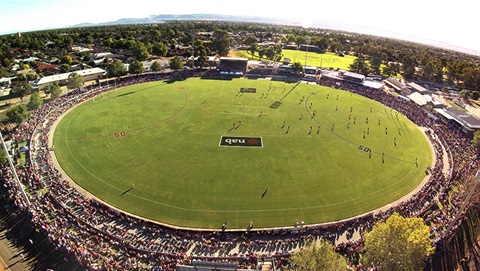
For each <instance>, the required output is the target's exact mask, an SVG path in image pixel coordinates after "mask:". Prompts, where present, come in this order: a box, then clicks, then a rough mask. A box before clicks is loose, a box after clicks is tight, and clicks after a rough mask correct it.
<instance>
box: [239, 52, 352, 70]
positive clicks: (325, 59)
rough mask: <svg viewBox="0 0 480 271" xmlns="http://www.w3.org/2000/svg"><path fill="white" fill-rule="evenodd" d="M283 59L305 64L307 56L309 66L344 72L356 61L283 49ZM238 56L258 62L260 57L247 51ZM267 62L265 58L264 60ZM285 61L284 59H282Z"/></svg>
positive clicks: (327, 54) (350, 58) (329, 54)
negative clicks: (337, 69) (336, 69)
mask: <svg viewBox="0 0 480 271" xmlns="http://www.w3.org/2000/svg"><path fill="white" fill-rule="evenodd" d="M282 53H283V58H290V61H291V63H294V62H300V63H301V64H302V65H304V64H305V56H307V66H317V67H322V68H339V69H342V70H350V68H349V66H350V64H352V63H353V61H354V60H355V58H356V57H355V56H351V55H345V56H344V57H341V56H338V55H337V54H334V53H330V52H327V53H324V54H318V53H315V52H308V53H307V52H305V51H300V50H290V49H283V50H282ZM236 56H238V57H247V58H250V59H256V60H258V59H259V58H258V55H255V56H254V57H252V55H251V54H250V52H248V51H246V50H239V51H237V54H236ZM264 60H265V58H264ZM282 60H283V59H282Z"/></svg>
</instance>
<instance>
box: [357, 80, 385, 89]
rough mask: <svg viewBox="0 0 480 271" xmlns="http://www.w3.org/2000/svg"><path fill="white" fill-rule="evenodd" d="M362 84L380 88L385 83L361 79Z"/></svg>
mask: <svg viewBox="0 0 480 271" xmlns="http://www.w3.org/2000/svg"><path fill="white" fill-rule="evenodd" d="M362 84H363V85H364V86H366V87H369V88H373V89H381V88H382V87H383V86H384V85H385V84H384V83H382V82H379V81H363V83H362Z"/></svg>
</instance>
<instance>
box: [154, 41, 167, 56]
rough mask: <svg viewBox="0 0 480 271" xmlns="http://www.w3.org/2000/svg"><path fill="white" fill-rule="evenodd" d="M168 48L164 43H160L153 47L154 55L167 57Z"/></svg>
mask: <svg viewBox="0 0 480 271" xmlns="http://www.w3.org/2000/svg"><path fill="white" fill-rule="evenodd" d="M167 52H168V47H167V45H165V44H164V43H163V42H161V41H159V42H157V43H155V44H153V46H152V53H153V54H154V55H157V56H166V55H167Z"/></svg>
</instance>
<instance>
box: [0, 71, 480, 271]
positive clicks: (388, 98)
mask: <svg viewBox="0 0 480 271" xmlns="http://www.w3.org/2000/svg"><path fill="white" fill-rule="evenodd" d="M203 75H204V73H203V72H202V71H193V70H189V71H183V72H173V73H158V74H148V75H143V76H136V77H130V78H123V79H116V80H115V82H110V83H109V84H107V86H105V85H106V84H103V87H101V86H98V85H94V86H91V87H87V88H84V89H81V90H76V91H73V92H70V93H68V94H66V95H64V96H61V97H59V98H56V99H54V100H52V101H50V102H48V103H47V104H45V105H43V106H42V107H41V108H39V109H37V110H35V111H34V112H32V114H31V115H30V117H29V118H28V120H26V121H25V122H23V123H22V124H21V125H19V126H18V127H16V128H15V129H10V128H6V127H4V130H3V133H4V134H8V135H9V137H10V138H11V139H12V140H14V141H16V142H19V141H23V140H28V141H30V159H31V161H30V163H27V165H25V166H22V167H20V168H17V169H15V170H16V172H17V174H18V177H19V179H20V181H21V183H22V184H23V185H24V186H26V187H28V190H29V191H31V193H30V198H29V199H30V202H31V204H30V205H29V204H28V202H27V201H26V200H25V198H24V197H23V196H22V194H21V193H20V190H19V189H20V188H19V187H17V184H16V182H15V181H14V179H13V175H12V172H11V168H9V167H4V168H2V169H1V171H0V174H1V176H2V179H3V180H4V186H5V187H7V188H8V190H9V196H10V197H11V198H12V199H14V200H15V203H16V205H17V206H18V207H19V208H21V209H25V210H26V211H28V212H30V213H31V215H32V220H33V222H34V224H35V225H36V226H37V227H38V229H40V230H41V231H43V232H44V233H45V234H46V235H48V238H49V239H50V241H51V242H52V243H53V244H55V245H56V246H57V248H58V249H59V250H64V251H65V252H66V253H71V254H74V255H75V256H76V257H77V258H78V259H79V260H80V261H81V262H82V264H83V265H84V266H85V267H86V268H87V269H89V270H133V269H135V270H151V269H152V268H154V267H155V266H159V267H161V268H162V269H163V270H174V269H175V266H176V265H177V264H189V263H191V261H192V260H194V259H204V260H209V261H228V262H235V263H237V264H238V265H239V268H249V269H255V267H256V263H257V257H262V256H264V255H268V256H272V257H275V258H276V259H277V265H278V267H281V266H284V265H286V264H287V263H288V259H289V256H290V251H292V250H293V249H296V248H299V247H301V246H302V245H303V244H304V243H305V242H307V241H309V240H316V239H318V238H324V239H327V240H330V241H331V242H332V243H333V244H335V247H336V250H337V251H338V252H340V253H342V254H343V255H346V256H347V257H348V258H349V259H350V260H351V262H352V266H353V265H354V263H355V262H356V259H357V257H358V254H359V253H360V252H361V250H362V244H363V239H362V238H359V239H354V238H352V236H353V233H354V232H358V233H360V234H361V233H363V232H365V231H368V230H369V229H370V228H371V227H372V226H373V224H374V223H375V222H376V221H379V220H384V219H386V218H388V217H389V216H390V215H391V214H392V213H393V212H398V213H400V214H401V215H403V216H406V217H413V216H415V217H422V218H424V219H425V221H426V223H427V224H428V225H432V227H431V234H432V237H433V238H434V240H435V241H434V242H435V244H437V243H438V242H442V241H443V240H444V238H450V237H451V236H452V234H453V232H454V230H455V228H456V226H458V225H459V224H460V223H461V222H462V221H463V220H464V219H465V217H462V219H459V220H458V222H457V224H456V225H455V226H454V227H452V230H451V231H450V232H445V231H446V229H447V228H449V227H448V226H449V224H450V222H451V221H452V219H453V217H454V216H455V214H456V211H457V210H458V208H459V206H460V203H461V201H462V199H463V196H464V195H463V194H462V193H461V192H462V191H459V190H453V189H452V187H453V186H454V185H456V184H461V183H463V182H464V181H466V178H470V177H471V176H473V174H474V173H475V172H476V171H477V170H478V168H479V159H478V158H479V157H478V152H477V151H476V150H475V149H474V148H473V147H472V146H471V144H470V142H469V140H468V139H467V138H466V137H465V136H464V135H463V134H462V133H461V132H460V131H458V129H457V128H456V127H454V126H453V125H452V124H448V123H443V122H441V121H439V120H438V119H434V118H431V117H429V116H428V115H427V113H425V112H423V111H422V110H420V109H419V108H418V107H417V106H416V105H415V104H414V103H411V102H409V101H406V100H404V99H401V98H398V97H395V96H392V95H389V94H388V93H385V92H384V91H382V90H372V89H369V88H366V87H362V86H360V85H356V84H353V83H347V82H342V83H341V84H340V85H337V84H336V83H337V82H336V81H333V80H331V79H326V78H325V79H320V80H319V81H318V82H317V83H318V84H322V85H328V86H335V87H340V88H342V89H345V90H347V91H351V92H354V93H357V94H360V95H363V96H366V97H368V98H371V99H374V100H376V101H379V102H381V103H383V104H385V105H387V106H389V107H391V108H393V109H394V110H396V111H398V112H400V113H402V114H404V115H405V116H407V117H408V118H409V119H410V120H412V121H413V122H415V123H416V124H417V125H419V126H422V127H426V128H427V130H426V134H427V136H428V137H429V139H430V141H431V143H432V145H433V148H434V152H435V155H436V160H435V163H434V165H432V167H431V168H428V169H427V170H426V174H427V175H428V180H427V183H426V184H425V185H423V187H422V188H421V189H420V190H419V191H418V192H416V193H415V194H414V195H413V196H412V197H410V198H409V199H407V200H405V201H403V202H401V203H399V204H397V205H396V206H394V207H391V208H389V209H386V210H380V211H378V212H376V213H375V214H367V215H365V216H362V217H358V218H354V219H351V220H348V221H343V222H337V223H331V224H326V225H316V226H304V225H292V227H289V228H284V229H272V230H259V231H256V230H247V231H242V232H231V231H225V232H223V231H219V232H215V231H202V232H200V231H189V230H175V229H171V228H168V227H165V226H162V225H159V224H156V223H153V222H149V221H145V220H142V219H139V218H135V217H132V216H129V215H127V214H124V213H122V212H119V211H118V210H115V209H112V208H110V207H108V206H106V205H104V204H103V203H101V202H99V201H97V200H95V199H94V198H90V197H88V196H87V195H84V194H82V193H80V192H79V191H78V190H77V189H75V188H74V187H72V185H71V184H70V182H69V181H68V180H66V179H65V178H64V176H62V174H60V172H59V171H58V170H57V169H56V168H55V166H54V163H53V161H52V154H51V151H52V149H51V144H49V133H50V130H51V128H52V126H53V125H54V123H55V121H57V120H58V119H59V117H60V116H61V115H63V114H64V113H65V112H67V111H68V110H69V109H71V108H72V107H73V106H75V105H76V104H79V103H81V102H83V101H86V100H88V99H91V98H93V97H95V96H97V95H100V94H101V93H102V92H106V91H109V90H111V89H112V88H113V87H120V86H126V85H131V84H138V83H142V82H147V81H155V80H167V79H168V80H175V79H182V78H187V77H191V76H203ZM460 150H461V151H460ZM445 161H448V162H447V163H445ZM437 202H440V203H441V204H442V205H443V206H444V208H443V209H439V205H438V204H437ZM340 236H346V240H347V241H341V240H344V239H345V238H343V239H340Z"/></svg>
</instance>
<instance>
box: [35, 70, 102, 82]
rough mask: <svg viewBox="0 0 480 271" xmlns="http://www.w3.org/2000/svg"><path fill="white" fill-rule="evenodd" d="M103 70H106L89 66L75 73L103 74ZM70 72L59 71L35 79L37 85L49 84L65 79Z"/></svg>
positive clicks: (82, 74)
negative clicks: (58, 72) (89, 67)
mask: <svg viewBox="0 0 480 271" xmlns="http://www.w3.org/2000/svg"><path fill="white" fill-rule="evenodd" d="M105 72H106V71H105V70H104V69H100V68H91V69H85V70H80V71H76V72H75V73H77V74H79V75H81V76H83V77H84V76H88V75H92V74H104V73H105ZM70 74H71V72H66V73H60V74H55V75H50V76H45V77H42V78H40V79H39V80H38V81H37V85H44V84H50V83H54V82H59V81H63V80H67V79H68V76H69V75H70Z"/></svg>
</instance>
